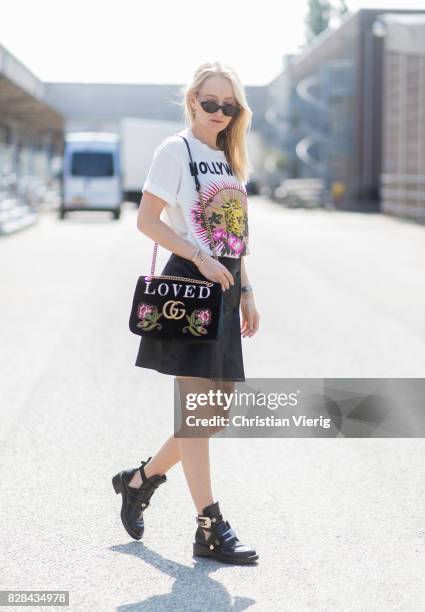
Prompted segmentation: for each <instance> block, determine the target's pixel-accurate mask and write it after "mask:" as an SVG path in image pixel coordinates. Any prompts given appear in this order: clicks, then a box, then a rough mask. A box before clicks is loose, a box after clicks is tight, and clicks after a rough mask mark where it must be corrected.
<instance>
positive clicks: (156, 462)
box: [129, 376, 208, 507]
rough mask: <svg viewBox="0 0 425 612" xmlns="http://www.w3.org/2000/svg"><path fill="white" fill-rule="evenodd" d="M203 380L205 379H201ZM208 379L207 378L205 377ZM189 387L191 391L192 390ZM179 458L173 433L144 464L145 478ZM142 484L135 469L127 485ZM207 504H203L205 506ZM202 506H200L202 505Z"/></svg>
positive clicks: (158, 472)
mask: <svg viewBox="0 0 425 612" xmlns="http://www.w3.org/2000/svg"><path fill="white" fill-rule="evenodd" d="M178 378H185V379H189V380H195V381H196V380H200V379H197V378H192V377H190V376H179V377H178ZM201 380H205V379H201ZM206 380H208V379H206ZM193 390H194V388H193V389H191V391H193ZM180 460H181V454H180V439H179V438H176V437H175V436H174V435H172V436H170V437H169V438H168V440H166V441H165V442H164V444H163V445H162V446H161V448H160V449H159V451H158V452H157V453H156V454H155V455H154V456H153V457H152V459H151V460H150V461H149V463H147V464H146V466H145V474H146V476H147V478H150V476H153V475H154V474H165V473H166V472H168V470H170V469H171V468H172V467H173V465H175V464H176V463H178V462H179V461H180ZM141 484H142V477H141V475H140V470H136V471H135V473H134V475H133V478H132V479H131V480H130V482H129V485H130V486H131V487H137V488H139V487H140V485H141ZM206 505H207V504H204V506H206ZM204 506H202V507H204Z"/></svg>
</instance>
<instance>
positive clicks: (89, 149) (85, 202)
mask: <svg viewBox="0 0 425 612" xmlns="http://www.w3.org/2000/svg"><path fill="white" fill-rule="evenodd" d="M122 202H123V191H122V179H121V161H120V141H119V136H118V135H117V134H112V133H109V132H69V133H68V134H66V135H65V148H64V158H63V171H62V202H61V205H60V212H59V216H60V218H61V219H64V218H65V215H66V213H68V212H70V211H74V210H103V211H111V212H112V214H113V218H114V219H119V218H120V215H121V205H122Z"/></svg>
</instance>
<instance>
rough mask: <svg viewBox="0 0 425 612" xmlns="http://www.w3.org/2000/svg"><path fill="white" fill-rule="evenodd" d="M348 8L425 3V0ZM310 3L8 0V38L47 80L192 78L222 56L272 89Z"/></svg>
mask: <svg viewBox="0 0 425 612" xmlns="http://www.w3.org/2000/svg"><path fill="white" fill-rule="evenodd" d="M335 2H336V0H335ZM347 4H348V6H349V8H350V9H351V10H353V11H355V10H357V9H359V8H387V9H391V8H403V9H409V8H417V9H420V8H422V9H424V8H425V7H424V2H423V0H416V1H413V0H412V1H409V0H385V1H381V0H374V1H368V0H351V1H350V0H348V2H347ZM260 7H261V8H260ZM306 7H307V0H294V1H293V2H285V1H284V0H280V2H279V0H261V2H259V3H253V2H248V1H247V0H212V1H211V2H206V1H205V0H183V1H181V0H180V1H179V0H153V1H151V2H148V1H147V0H145V1H137V0H120V1H119V2H113V1H112V0H72V2H61V1H58V0H35V1H32V0H2V2H1V19H0V43H1V44H2V45H4V46H5V47H6V48H7V49H8V51H10V52H11V53H13V54H14V55H15V56H16V57H17V58H18V59H19V60H20V61H22V62H23V63H24V64H25V65H26V66H27V67H28V68H29V69H30V70H31V71H32V72H33V73H34V74H35V75H36V76H38V77H39V78H40V79H41V80H43V81H65V82H67V81H68V82H75V81H78V82H98V83H99V82H104V83H105V82H107V83H185V82H187V81H188V80H189V79H190V78H191V77H192V74H193V71H194V70H195V68H196V67H197V66H198V64H200V63H201V62H205V61H215V60H219V61H222V62H224V63H228V64H230V65H231V66H233V68H234V69H235V70H236V71H237V73H238V74H239V76H240V78H241V79H242V82H243V83H244V84H245V85H265V84H267V83H268V82H270V81H271V80H272V79H273V78H274V77H275V76H276V75H277V74H278V73H279V72H280V68H281V65H282V56H283V54H285V53H291V52H294V51H296V50H297V49H298V47H299V45H300V44H302V43H303V42H304V31H305V30H304V16H305V13H306Z"/></svg>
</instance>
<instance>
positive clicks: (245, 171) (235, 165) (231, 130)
mask: <svg viewBox="0 0 425 612" xmlns="http://www.w3.org/2000/svg"><path fill="white" fill-rule="evenodd" d="M217 74H219V75H221V76H223V77H225V78H227V79H228V80H229V81H230V83H231V84H232V86H233V92H234V97H235V98H236V101H237V103H238V104H239V106H240V107H241V110H240V112H239V114H238V115H237V116H236V117H233V118H232V120H231V121H230V123H229V125H228V126H227V128H226V129H225V130H222V131H221V132H219V133H218V135H217V145H218V146H219V147H220V149H222V150H223V151H224V153H225V155H226V158H227V161H228V162H229V164H230V166H231V168H232V170H233V173H234V175H235V176H236V177H237V178H238V179H239V180H240V181H242V182H247V180H248V177H249V172H250V171H251V170H252V165H251V161H250V159H249V155H248V147H247V132H248V130H249V129H250V128H251V121H252V110H251V109H250V107H249V106H248V102H247V100H246V97H245V91H244V87H243V85H242V83H241V81H240V79H239V77H238V75H237V74H236V72H235V71H234V70H233V69H232V68H231V67H230V66H228V65H227V64H222V63H221V62H212V63H210V62H206V63H204V64H201V65H200V66H199V67H198V68H197V70H196V71H195V74H194V75H193V79H192V82H191V83H190V84H189V85H187V86H185V87H183V88H182V90H181V92H182V95H183V102H182V104H183V106H184V117H185V123H186V125H187V126H188V127H191V126H192V123H193V118H194V113H193V110H192V108H191V105H190V103H189V97H190V95H191V94H195V93H196V92H197V91H198V89H199V88H200V87H201V85H202V83H203V82H204V81H205V79H206V78H207V77H209V76H213V75H217Z"/></svg>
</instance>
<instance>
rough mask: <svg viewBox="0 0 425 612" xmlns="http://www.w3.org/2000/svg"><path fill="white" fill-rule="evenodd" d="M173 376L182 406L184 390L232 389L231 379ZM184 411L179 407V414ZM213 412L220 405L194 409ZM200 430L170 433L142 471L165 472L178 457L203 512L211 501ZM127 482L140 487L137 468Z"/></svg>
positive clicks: (205, 414)
mask: <svg viewBox="0 0 425 612" xmlns="http://www.w3.org/2000/svg"><path fill="white" fill-rule="evenodd" d="M176 380H177V383H178V387H179V392H180V403H181V406H183V403H184V401H185V396H186V394H187V393H208V391H209V390H210V389H213V390H217V389H218V388H220V389H222V391H224V392H227V393H230V392H231V391H233V389H234V383H233V382H225V381H220V380H216V381H213V380H211V379H209V378H198V377H192V376H177V377H176ZM183 414H184V413H183V411H182V418H183ZM213 414H221V413H220V410H219V409H218V410H217V409H216V408H215V407H214V409H213V407H212V406H208V405H207V406H202V407H201V406H199V407H198V408H197V412H196V416H200V417H211V416H212V415H213ZM219 429H220V428H210V430H209V434H213V433H214V432H216V431H217V430H219ZM201 433H202V436H203V437H200V435H199V430H197V432H195V433H194V436H196V437H190V438H189V437H188V438H186V437H183V438H176V437H175V436H174V435H173V436H170V437H169V438H168V440H166V442H165V443H164V444H163V446H162V447H161V448H160V449H159V451H158V452H157V453H156V454H155V455H154V456H153V457H152V459H151V460H150V461H149V463H147V464H146V466H145V474H146V476H147V477H148V478H149V477H150V476H152V475H153V474H165V473H166V472H167V471H168V470H169V469H170V468H172V467H173V465H175V464H176V463H177V462H178V461H181V462H182V467H183V472H184V475H185V478H186V481H187V484H188V486H189V490H190V494H191V496H192V499H193V502H194V504H195V506H196V509H197V512H198V514H201V513H202V510H203V509H204V508H205V506H209V505H210V504H212V503H214V498H213V494H212V486H211V469H210V455H209V441H210V437H209V435H208V431H207V430H206V429H203V431H202V432H201ZM197 434H198V435H197ZM204 436H205V437H204ZM129 484H130V486H132V487H139V486H140V485H141V484H142V478H141V475H140V471H139V470H136V472H135V474H134V476H133V478H132V480H131V481H130V483H129ZM204 533H205V535H206V536H208V532H207V531H205V530H204Z"/></svg>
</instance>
